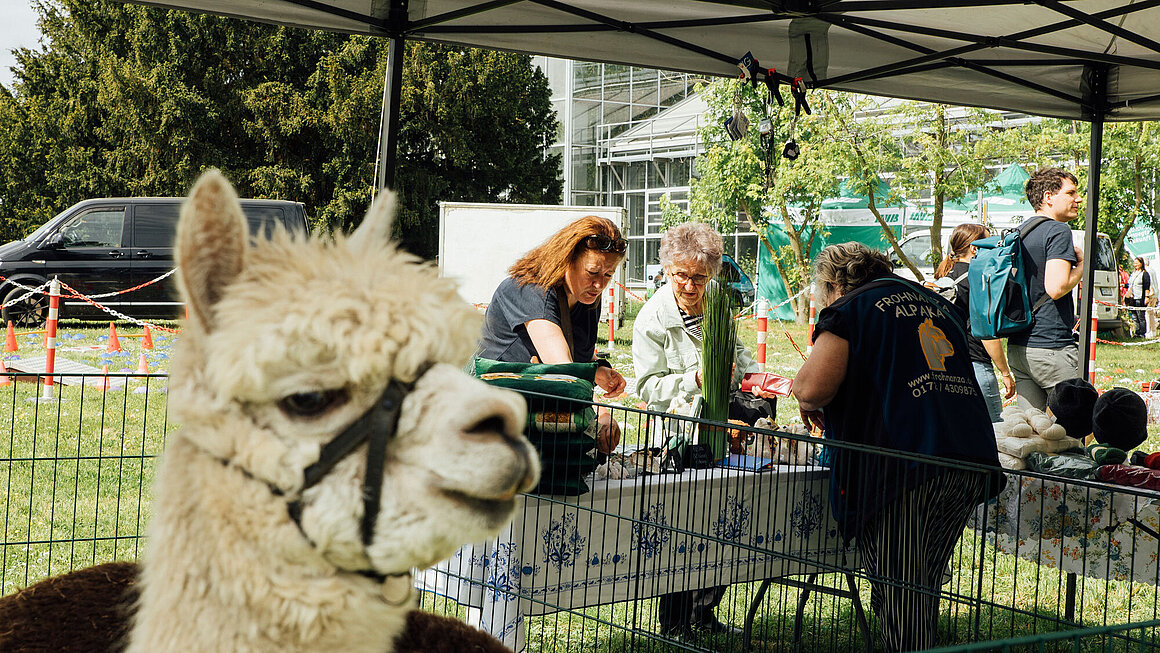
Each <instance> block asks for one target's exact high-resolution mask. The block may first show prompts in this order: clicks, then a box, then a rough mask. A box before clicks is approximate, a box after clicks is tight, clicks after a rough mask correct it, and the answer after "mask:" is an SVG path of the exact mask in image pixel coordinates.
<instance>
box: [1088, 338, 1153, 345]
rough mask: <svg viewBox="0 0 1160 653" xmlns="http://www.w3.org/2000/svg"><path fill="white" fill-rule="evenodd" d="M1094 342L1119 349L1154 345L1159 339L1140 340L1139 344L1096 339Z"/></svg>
mask: <svg viewBox="0 0 1160 653" xmlns="http://www.w3.org/2000/svg"><path fill="white" fill-rule="evenodd" d="M1096 342H1098V343H1100V344H1102V345H1118V346H1120V347H1139V346H1140V345H1154V344H1156V343H1158V342H1160V338H1153V339H1152V340H1141V341H1140V342H1116V341H1115V340H1103V339H1101V338H1096Z"/></svg>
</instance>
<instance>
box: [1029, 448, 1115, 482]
mask: <svg viewBox="0 0 1160 653" xmlns="http://www.w3.org/2000/svg"><path fill="white" fill-rule="evenodd" d="M1024 462H1026V463H1027V469H1030V470H1031V471H1035V472H1042V473H1044V474H1051V475H1052V476H1062V477H1064V478H1081V479H1082V478H1088V479H1098V477H1097V475H1096V470H1098V469H1099V468H1100V465H1099V463H1097V462H1096V461H1095V460H1093V459H1092V457H1091V456H1089V455H1088V454H1087V452H1086V451H1081V450H1080V449H1071V450H1068V451H1066V452H1063V453H1043V452H1040V451H1033V452H1031V453H1029V454H1027V457H1026V458H1024Z"/></svg>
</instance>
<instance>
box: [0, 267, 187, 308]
mask: <svg viewBox="0 0 1160 653" xmlns="http://www.w3.org/2000/svg"><path fill="white" fill-rule="evenodd" d="M175 272H177V268H173V269H171V270H169V272H166V273H165V274H163V275H161V276H159V277H157V278H155V279H150V280H149V281H146V282H145V283H140V284H137V285H136V286H133V287H132V288H126V289H124V290H114V291H113V292H106V293H101V294H99V295H81V294H80V293H78V292H76V291H75V290H74V291H73V294H72V295H61V297H63V298H65V299H83V298H85V297H88V298H89V299H104V298H105V297H115V296H116V295H125V294H128V293H131V292H133V291H135V290H140V289H142V288H144V287H146V286H151V285H153V284H155V283H157V282H158V281H163V280H165V279H166V278H168V277H170V276H171V275H173V273H175ZM0 281H7V282H8V283H10V284H12V285H14V286H17V287H19V288H23V289H24V290H27V291H28V292H27V293H26V294H24V295H21V296H20V297H18V298H17V299H14V300H12V301H10V302H7V303H5V304H4V305H3V306H4V307H5V308H7V307H8V306H9V305H10V304H15V303H17V302H20V301H23V300H24V299H27V298H28V297H30V296H32V295H33V294H37V293H39V294H41V295H47V294H48V290H46V289H47V288H48V284H49V283H50V282H48V281H45V282H44V283H42V284H40V285H39V286H37V287H36V288H32V287H31V286H26V285H24V284H22V283H20V282H19V281H13V280H11V279H9V278H7V277H4V276H0ZM62 285H63V284H62ZM65 287H67V286H65Z"/></svg>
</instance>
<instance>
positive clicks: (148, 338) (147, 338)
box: [141, 324, 153, 349]
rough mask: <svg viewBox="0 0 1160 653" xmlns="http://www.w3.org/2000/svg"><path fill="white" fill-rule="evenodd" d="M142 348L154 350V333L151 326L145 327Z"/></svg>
mask: <svg viewBox="0 0 1160 653" xmlns="http://www.w3.org/2000/svg"><path fill="white" fill-rule="evenodd" d="M141 348H142V349H153V332H152V331H150V330H149V325H148V324H146V325H145V335H143V336H141Z"/></svg>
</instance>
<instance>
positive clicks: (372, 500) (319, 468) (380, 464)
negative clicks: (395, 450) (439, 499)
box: [287, 364, 431, 582]
mask: <svg viewBox="0 0 1160 653" xmlns="http://www.w3.org/2000/svg"><path fill="white" fill-rule="evenodd" d="M429 369H431V365H430V364H427V365H424V366H423V367H422V368H420V369H419V373H418V375H417V376H416V377H415V380H414V381H412V382H410V383H405V382H403V381H398V380H393V381H391V382H390V383H388V384H387V388H386V389H385V390H383V394H382V395H380V396H379V399H378V401H376V402H375V403H374V405H373V406H371V408H370V409H369V410H367V412H365V413H363V414H362V416H360V417H359V418H358V419H357V420H355V421H354V423H352V424H351V425H350V426H348V427H346V429H344V430H343V432H342V433H339V434H338V435H337V436H335V437H334V439H332V440H331V441H330V442H327V443H326V444H324V445H322V449H321V451H320V454H319V457H318V461H317V462H315V463H313V464H311V465H310V466H309V467H307V468H306V469H304V470H303V472H302V475H303V482H302V489H301V490H300V492H299V495H298V498H297V499H294V500H293V501H290V502H289V503H288V504H287V510H288V511H289V513H290V518H291V519H293V520H294V523H295V524H297V526H298V530H300V531H302V533H303V535H305V534H306V532H305V531H303V530H302V493H303V492H305V491H306V490H308V489H310V488H311V487H314V486H315V485H317V484H318V483H319V482H321V481H322V479H323V478H325V477H326V475H327V474H329V473H330V472H331V470H333V469H334V466H335V465H337V464H338V463H339V462H341V461H342V460H344V459H345V458H346V457H347V456H349V455H350V454H351V453H352V452H353V451H354V450H355V448H357V447H358V446H359V445H361V444H363V443H364V442H365V443H367V463H366V472H365V473H364V474H363V487H362V495H363V518H362V524H361V526H360V534H361V536H362V543H363V546H368V545H370V543H371V540H372V539H373V538H374V534H375V521H376V520H377V519H378V516H379V505H380V502H381V498H382V491H383V469H384V467H385V464H386V456H387V443H388V442H389V441H390V440H391V439H392V438H393V437H394V436H395V431H396V429H397V428H398V426H399V413H400V412H402V408H403V400H404V399H406V397H407V394H408V393H410V392H411V391H412V390H414V389H415V385H416V384H417V383H418V382H419V379H420V378H422V377H423V375H424V374H426V373H427V371H428V370H429ZM307 539H309V537H307ZM358 573H360V574H362V575H364V576H368V577H370V578H373V579H376V580H378V581H380V582H382V581H383V579H384V578H386V577H385V576H383V575H382V574H379V573H377V572H374V571H372V570H364V571H360V572H358ZM407 575H408V576H410V574H407Z"/></svg>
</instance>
